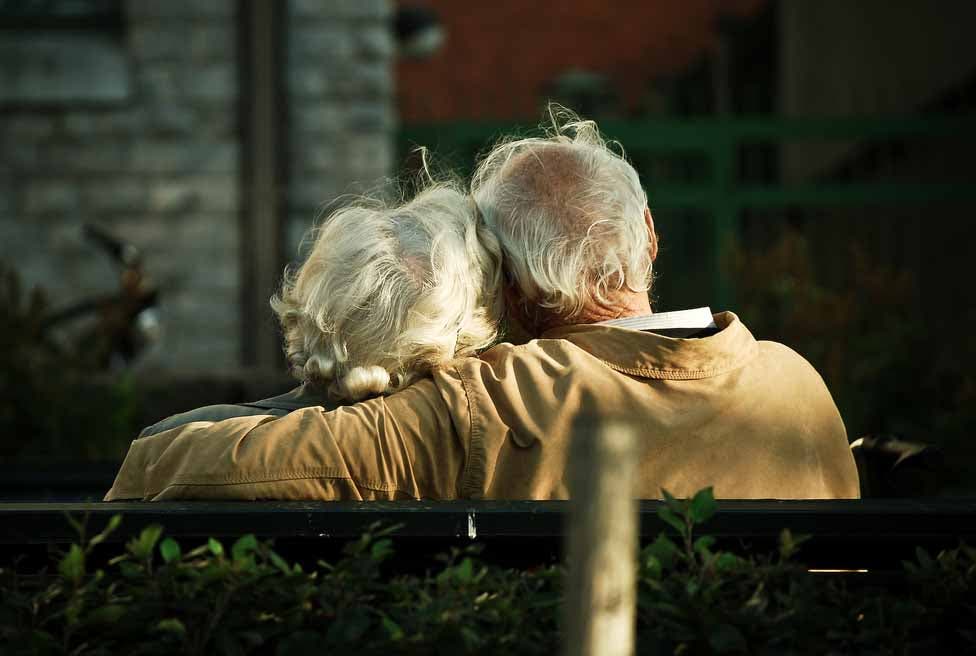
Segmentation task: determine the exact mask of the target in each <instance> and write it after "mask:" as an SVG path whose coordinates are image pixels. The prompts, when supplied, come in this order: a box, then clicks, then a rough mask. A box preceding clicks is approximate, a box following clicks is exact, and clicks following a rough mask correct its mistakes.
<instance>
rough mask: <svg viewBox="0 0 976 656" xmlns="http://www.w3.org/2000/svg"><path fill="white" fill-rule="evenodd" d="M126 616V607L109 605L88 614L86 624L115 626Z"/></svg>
mask: <svg viewBox="0 0 976 656" xmlns="http://www.w3.org/2000/svg"><path fill="white" fill-rule="evenodd" d="M123 615H125V606H121V605H119V604H108V605H106V606H101V607H100V608H96V609H95V610H93V611H92V612H91V613H89V614H88V617H87V619H86V620H85V622H86V623H87V624H114V623H115V622H118V621H119V619H121V618H122V616H123Z"/></svg>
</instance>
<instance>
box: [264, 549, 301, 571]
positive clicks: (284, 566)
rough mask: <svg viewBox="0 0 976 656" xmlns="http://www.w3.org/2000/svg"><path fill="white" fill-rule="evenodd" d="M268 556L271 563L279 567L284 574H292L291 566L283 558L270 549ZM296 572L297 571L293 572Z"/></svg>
mask: <svg viewBox="0 0 976 656" xmlns="http://www.w3.org/2000/svg"><path fill="white" fill-rule="evenodd" d="M268 558H269V559H270V560H271V564H272V565H274V566H275V567H277V568H278V569H280V570H281V571H282V572H283V573H284V574H287V575H290V574H292V573H293V572H292V570H291V566H290V565H289V564H288V561H286V560H285V559H284V558H282V557H281V556H279V555H278V554H276V553H275V552H273V551H271V552H269V553H268ZM295 573H297V572H295Z"/></svg>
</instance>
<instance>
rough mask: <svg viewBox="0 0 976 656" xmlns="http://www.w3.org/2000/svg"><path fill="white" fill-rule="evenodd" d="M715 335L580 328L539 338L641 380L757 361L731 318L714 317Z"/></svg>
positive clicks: (685, 376)
mask: <svg viewBox="0 0 976 656" xmlns="http://www.w3.org/2000/svg"><path fill="white" fill-rule="evenodd" d="M713 316H714V318H715V324H716V325H717V326H718V328H719V331H718V332H717V333H715V334H714V335H711V336H709V337H699V338H697V339H676V338H673V337H664V336H662V335H656V334H654V333H650V332H643V331H640V330H631V329H629V328H618V327H615V326H604V325H599V324H578V325H574V326H560V327H558V328H553V329H551V330H547V331H546V332H545V333H543V335H542V338H543V339H565V340H568V341H569V342H572V343H573V344H575V345H576V346H578V347H579V348H581V349H583V350H584V351H586V352H587V353H589V354H590V355H593V356H594V357H596V358H599V359H600V360H601V361H603V363H604V364H606V365H607V366H608V367H610V368H611V369H615V370H617V371H620V372H622V373H625V374H630V375H632V376H640V377H642V378H656V379H663V380H693V379H698V378H709V377H711V376H717V375H719V374H723V373H726V372H728V371H732V370H733V369H738V368H739V367H742V366H743V365H745V364H746V363H747V362H748V361H749V360H751V359H752V358H753V357H755V355H756V352H757V345H756V339H755V338H754V337H753V336H752V333H750V332H749V330H748V329H747V328H746V327H745V326H744V325H743V324H742V322H741V321H739V317H737V316H735V314H733V313H731V312H719V313H718V314H715V315H713Z"/></svg>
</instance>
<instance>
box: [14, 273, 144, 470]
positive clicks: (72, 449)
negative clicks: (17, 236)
mask: <svg viewBox="0 0 976 656" xmlns="http://www.w3.org/2000/svg"><path fill="white" fill-rule="evenodd" d="M0 307H3V308H4V312H3V313H2V314H0V462H22V461H43V462H52V461H59V460H74V461H77V460H121V458H122V456H124V455H125V450H126V448H127V446H128V444H129V442H130V441H131V440H132V436H133V435H135V433H136V432H138V429H137V428H136V427H135V425H134V424H135V423H136V421H137V419H136V415H137V412H136V411H137V409H138V395H137V393H136V390H135V388H134V385H133V384H132V381H131V380H130V379H128V378H126V377H124V376H122V377H118V376H116V377H105V376H104V375H101V374H98V373H96V372H94V371H93V369H92V366H91V364H90V363H89V361H88V359H87V358H86V357H85V351H84V350H82V351H80V352H77V351H75V350H71V349H67V348H65V347H64V346H63V345H62V344H61V343H60V342H59V341H58V340H57V339H56V338H55V336H54V335H53V334H52V332H51V331H50V330H48V329H47V328H46V325H45V322H46V319H47V317H48V316H50V307H49V304H48V301H47V298H46V297H45V294H44V293H43V291H41V290H39V289H37V288H35V289H32V290H30V291H29V292H28V291H26V290H25V289H24V287H23V285H22V284H21V282H20V279H19V277H18V276H17V274H16V272H14V271H12V270H10V269H8V268H6V267H4V266H3V265H2V264H0Z"/></svg>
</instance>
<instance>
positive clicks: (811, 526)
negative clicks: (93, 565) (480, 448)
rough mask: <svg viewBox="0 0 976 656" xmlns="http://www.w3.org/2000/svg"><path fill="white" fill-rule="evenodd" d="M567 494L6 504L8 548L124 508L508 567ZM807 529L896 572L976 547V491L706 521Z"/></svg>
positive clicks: (541, 556) (817, 540)
mask: <svg viewBox="0 0 976 656" xmlns="http://www.w3.org/2000/svg"><path fill="white" fill-rule="evenodd" d="M658 507H659V502H657V501H641V502H640V536H641V541H642V542H644V543H647V542H649V541H651V540H653V539H654V538H655V537H656V536H657V535H658V534H659V533H660V532H661V531H662V530H665V529H666V528H667V527H666V526H665V524H664V523H663V522H661V521H660V520H659V519H658V518H657V514H656V513H657V510H658ZM566 511H567V503H566V502H562V501H477V502H475V501H447V502H423V501H417V502H358V503H357V502H331V503H322V502H315V503H312V502H308V503H306V502H159V503H102V502H78V501H63V502H51V501H48V502H0V557H2V558H3V559H4V560H6V559H7V558H9V557H13V556H16V555H30V554H31V553H34V554H37V555H40V554H41V553H43V552H46V550H47V549H48V548H49V545H52V544H54V545H58V544H67V543H69V542H71V541H72V540H75V539H76V538H77V535H76V532H75V529H73V528H72V526H71V524H70V522H69V521H68V519H67V516H68V515H71V516H73V517H75V518H82V517H86V518H87V522H88V528H89V530H88V533H89V534H90V535H91V534H94V533H95V532H97V531H98V530H99V529H100V528H101V527H102V526H104V524H105V523H106V522H107V521H108V519H109V518H110V517H111V516H112V515H115V514H121V515H122V517H123V521H122V524H121V526H120V528H119V529H118V531H116V533H115V534H114V535H113V536H112V538H111V541H115V542H120V541H124V540H126V539H129V538H130V537H132V536H133V535H135V534H137V533H138V532H139V531H140V530H141V529H142V528H143V527H144V526H147V525H149V524H161V525H163V526H164V527H165V531H166V534H167V535H170V536H173V537H175V538H177V539H178V540H180V541H181V542H186V543H189V544H193V543H199V541H200V540H202V539H205V538H207V537H211V536H212V537H217V538H225V539H234V538H236V537H239V536H241V535H245V534H248V533H253V534H255V535H256V536H257V537H259V538H272V539H274V540H275V544H276V548H277V549H279V550H280V551H282V552H283V553H287V554H289V555H291V556H293V557H295V558H303V557H311V558H313V559H314V558H318V557H323V556H324V555H328V554H330V553H337V552H338V549H339V548H340V547H341V545H342V544H344V543H345V542H346V541H348V540H349V539H352V538H355V537H358V536H359V535H360V534H361V533H362V532H363V531H364V530H365V529H367V528H368V527H369V526H370V525H372V524H374V523H375V522H381V523H382V524H384V525H387V526H398V528H397V530H396V532H395V534H394V535H395V541H396V545H397V553H398V556H400V557H402V558H403V559H404V562H407V561H418V562H419V561H423V560H424V559H425V558H428V557H429V556H430V555H431V554H433V553H438V552H443V551H445V550H447V549H448V548H449V547H451V546H463V545H466V544H471V543H472V542H478V543H481V544H483V545H485V552H484V557H485V558H486V559H491V560H493V561H496V562H504V563H508V564H511V565H513V566H514V565H529V564H532V563H541V562H552V561H554V560H556V559H558V558H559V557H560V553H561V544H562V540H563V534H564V516H565V514H566ZM784 528H788V529H790V530H791V531H792V532H793V534H794V535H797V534H805V535H809V536H811V539H810V541H809V542H807V543H806V544H805V545H804V547H803V550H802V552H801V558H802V561H803V562H804V564H806V565H807V566H808V567H810V568H820V569H845V570H862V569H868V570H875V571H880V570H887V571H895V570H898V569H900V562H901V560H903V559H911V558H913V557H914V553H915V549H916V547H922V548H924V549H927V550H928V551H930V552H932V553H936V552H938V551H939V550H941V549H945V548H951V547H954V546H957V545H958V544H959V542H960V541H966V542H968V543H969V544H976V499H914V500H912V499H864V500H859V501H720V502H719V509H718V512H717V513H716V515H715V516H714V517H713V518H712V519H711V520H710V521H709V522H708V523H707V524H706V525H705V526H704V527H703V532H705V533H708V534H710V535H713V536H715V537H716V538H717V539H718V541H719V545H720V546H725V547H730V548H739V549H742V548H744V549H745V550H748V551H752V552H759V551H765V550H769V549H773V548H774V547H775V544H776V541H777V538H778V536H779V533H780V531H781V530H782V529H784Z"/></svg>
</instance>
